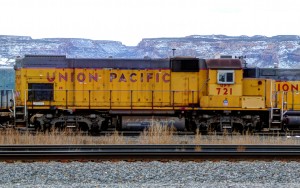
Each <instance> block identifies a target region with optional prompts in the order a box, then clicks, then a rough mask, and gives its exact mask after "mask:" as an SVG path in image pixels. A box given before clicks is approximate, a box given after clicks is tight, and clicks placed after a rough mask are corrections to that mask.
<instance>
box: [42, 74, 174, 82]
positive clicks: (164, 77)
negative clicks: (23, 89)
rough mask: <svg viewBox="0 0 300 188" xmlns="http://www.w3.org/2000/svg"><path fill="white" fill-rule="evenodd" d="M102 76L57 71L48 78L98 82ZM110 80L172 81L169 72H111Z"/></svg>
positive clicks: (59, 80) (51, 79)
mask: <svg viewBox="0 0 300 188" xmlns="http://www.w3.org/2000/svg"><path fill="white" fill-rule="evenodd" d="M99 78H101V76H100V75H99V74H98V73H83V72H79V73H76V74H75V73H74V72H72V73H67V72H65V73H58V74H57V75H56V74H55V72H53V73H50V72H47V80H48V82H54V81H56V79H58V82H68V81H70V82H75V81H77V82H98V81H99ZM109 81H110V82H133V83H134V82H137V81H140V82H151V81H154V82H165V83H168V82H170V74H169V73H130V74H129V75H128V74H124V73H119V74H117V73H114V72H112V73H110V74H109Z"/></svg>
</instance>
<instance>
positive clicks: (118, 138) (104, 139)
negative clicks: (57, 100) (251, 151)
mask: <svg viewBox="0 0 300 188" xmlns="http://www.w3.org/2000/svg"><path fill="white" fill-rule="evenodd" d="M16 144H32V145H45V144H53V145H64V144H90V145H94V144H252V145H255V144H283V145H284V144H287V145H290V144H293V145H295V144H300V138H297V137H287V136H253V135H233V134H231V135H228V134H227V135H223V136H218V135H205V136H203V135H201V134H198V133H197V134H195V135H188V136H177V135H175V131H174V130H173V129H171V128H168V127H161V126H152V127H150V128H149V129H148V130H145V131H143V132H142V133H141V134H140V136H137V137H134V138H133V137H126V136H123V135H122V134H119V133H118V132H115V133H114V134H112V135H105V136H89V135H85V134H76V133H73V132H68V131H65V132H49V133H30V132H25V133H24V132H23V133H21V132H18V131H15V130H2V131H1V132H0V145H16Z"/></svg>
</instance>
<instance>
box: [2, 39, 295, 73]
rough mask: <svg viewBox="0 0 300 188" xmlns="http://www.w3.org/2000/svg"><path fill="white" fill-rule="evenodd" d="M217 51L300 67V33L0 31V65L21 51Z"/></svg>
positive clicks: (133, 54)
mask: <svg viewBox="0 0 300 188" xmlns="http://www.w3.org/2000/svg"><path fill="white" fill-rule="evenodd" d="M172 49H176V50H175V55H176V56H195V57H199V58H214V57H215V56H216V55H220V54H222V55H234V56H241V55H243V56H246V60H247V63H248V66H252V67H253V66H257V67H273V66H274V63H277V64H278V65H279V67H281V68H300V36H296V35H280V36H274V37H265V36H259V35H257V36H252V37H249V36H225V35H192V36H187V37H182V38H146V39H143V40H142V41H141V42H140V43H139V44H138V45H137V46H126V45H123V44H122V43H121V42H118V41H106V40H90V39H76V38H44V39H32V38H31V37H27V36H7V35H2V36H1V35H0V66H12V65H13V63H14V59H15V57H17V56H23V55H24V54H43V55H51V54H53V55H67V56H68V57H81V58H107V57H114V58H144V57H146V56H147V57H149V58H166V57H170V56H172V55H173V51H172Z"/></svg>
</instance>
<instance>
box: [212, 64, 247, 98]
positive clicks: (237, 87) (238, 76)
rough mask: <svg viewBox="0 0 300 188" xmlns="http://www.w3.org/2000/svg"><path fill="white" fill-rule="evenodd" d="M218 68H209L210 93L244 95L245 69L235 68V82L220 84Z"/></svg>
mask: <svg viewBox="0 0 300 188" xmlns="http://www.w3.org/2000/svg"><path fill="white" fill-rule="evenodd" d="M217 75H218V70H214V69H213V70H209V81H208V84H209V85H208V95H209V96H211V95H226V96H242V89H243V88H242V83H243V82H242V79H243V71H242V70H234V77H235V78H234V84H218V82H217Z"/></svg>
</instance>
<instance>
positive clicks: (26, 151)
mask: <svg viewBox="0 0 300 188" xmlns="http://www.w3.org/2000/svg"><path fill="white" fill-rule="evenodd" d="M0 160H1V161H11V162H12V161H24V162H27V161H45V160H46V161H47V160H49V161H51V160H56V161H61V160H63V161H73V160H76V161H103V160H106V161H115V160H116V161H118V160H127V161H149V160H158V161H169V160H179V161H182V160H183V161H203V160H299V161H300V145H1V146H0Z"/></svg>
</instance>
